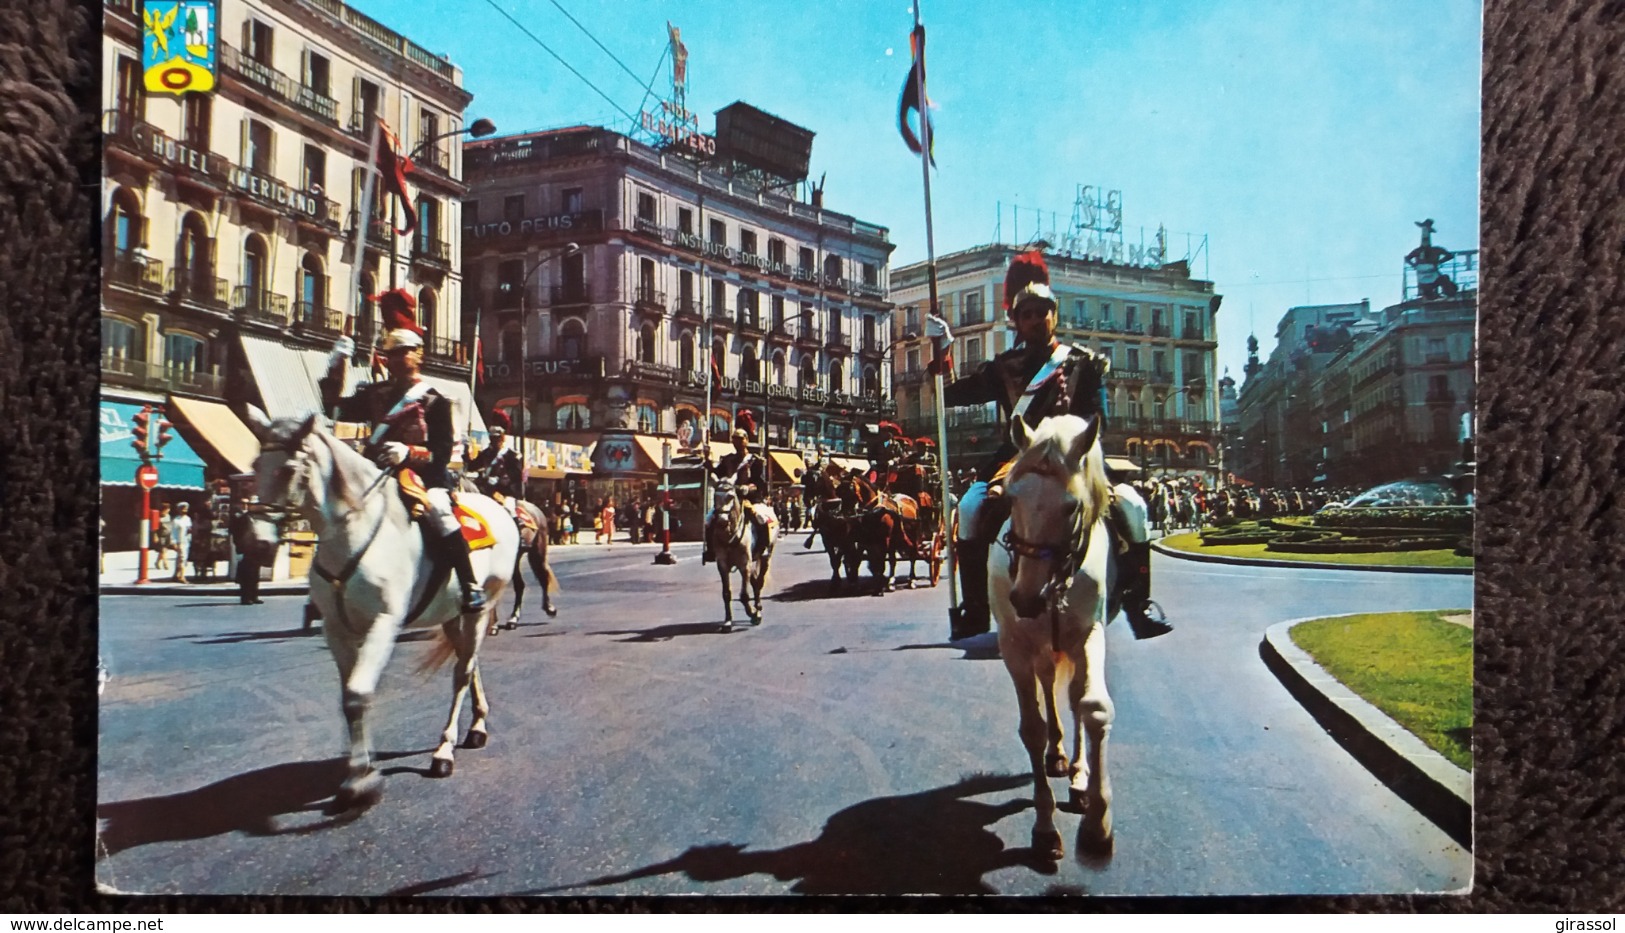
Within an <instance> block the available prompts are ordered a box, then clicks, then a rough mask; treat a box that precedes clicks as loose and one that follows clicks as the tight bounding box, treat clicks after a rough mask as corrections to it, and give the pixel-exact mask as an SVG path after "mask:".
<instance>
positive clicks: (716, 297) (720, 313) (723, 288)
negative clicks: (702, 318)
mask: <svg viewBox="0 0 1625 933" xmlns="http://www.w3.org/2000/svg"><path fill="white" fill-rule="evenodd" d="M727 313H728V285H727V283H726V282H724V281H722V280H721V279H712V280H711V316H712V317H725V316H726V315H727Z"/></svg>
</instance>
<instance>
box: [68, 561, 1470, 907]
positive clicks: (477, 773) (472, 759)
mask: <svg viewBox="0 0 1625 933" xmlns="http://www.w3.org/2000/svg"><path fill="white" fill-rule="evenodd" d="M800 544H801V541H800V539H799V538H791V539H786V542H785V543H784V544H781V548H780V550H781V553H780V555H779V558H778V559H777V561H776V563H775V566H774V575H773V576H774V579H773V581H772V585H771V587H770V593H771V594H772V599H771V601H770V602H769V604H768V610H767V619H766V622H765V624H764V625H763V626H762V627H760V628H757V629H744V630H741V631H737V632H735V633H734V634H731V635H722V634H718V633H717V626H716V621H717V620H719V619H720V618H721V611H720V605H719V603H720V600H719V598H718V591H717V586H716V574H715V572H714V570H713V568H711V567H702V566H701V565H700V564H699V562H698V559H697V554H696V552H695V551H694V549H693V548H692V547H680V548H679V549H678V554H679V556H680V558H681V560H680V563H679V564H678V565H676V566H675V567H669V568H655V567H651V566H649V561H650V557H651V555H652V551H650V550H649V549H648V548H632V547H625V546H618V547H616V548H615V549H614V550H613V551H606V550H605V549H599V548H591V547H581V548H574V549H564V550H562V551H559V552H556V558H557V559H556V567H557V569H558V571H559V574H560V577H561V580H562V582H563V585H564V592H563V593H561V594H560V595H559V597H558V600H559V604H560V606H561V607H562V612H561V613H560V615H559V617H558V618H557V619H556V620H554V621H552V622H551V623H544V620H543V619H542V617H541V616H540V613H539V611H538V612H536V613H535V614H534V615H530V616H528V617H527V619H526V622H525V624H524V625H523V626H522V627H521V628H520V630H519V631H518V632H513V633H504V634H503V635H501V636H500V637H498V638H496V639H494V640H492V641H489V642H487V647H486V651H485V653H484V655H483V661H484V663H483V669H484V671H485V673H486V677H487V683H488V685H489V691H490V695H491V702H492V706H493V719H492V731H491V744H490V745H489V746H488V747H487V748H485V749H482V750H478V751H461V752H460V754H459V756H458V759H457V772H456V774H455V775H454V776H453V777H452V778H450V779H449V780H445V781H437V780H433V779H430V778H428V777H427V776H426V771H427V768H428V764H429V753H430V751H431V750H432V748H433V745H434V743H435V741H436V736H437V735H438V732H439V729H440V727H441V725H442V724H443V718H444V715H445V709H446V703H447V697H448V695H449V679H450V678H449V675H446V674H444V673H441V674H438V675H435V676H433V677H431V678H428V679H425V678H424V677H422V676H420V675H418V674H416V673H414V672H413V670H412V667H413V662H415V660H416V659H418V658H420V657H422V656H423V655H424V653H425V652H426V651H427V648H428V645H427V644H426V643H424V642H423V641H421V640H419V639H420V637H421V636H419V635H416V634H410V635H407V636H405V637H404V639H403V642H402V643H401V645H400V647H399V649H398V651H397V654H396V658H395V660H394V661H393V662H392V665H391V667H390V670H389V672H388V673H387V674H386V676H385V678H384V681H383V684H382V687H381V691H380V696H379V700H378V702H377V704H376V706H375V714H376V716H375V721H374V732H373V735H374V739H375V742H376V744H377V747H378V749H379V750H380V752H381V753H382V754H381V758H382V759H383V760H382V766H383V768H384V770H385V773H386V775H387V777H386V791H385V796H384V799H383V802H382V803H380V804H379V805H378V806H377V807H376V808H374V809H373V810H371V811H369V812H367V813H366V814H364V815H362V816H361V817H359V818H358V819H354V820H350V821H335V820H333V819H331V818H329V817H327V816H326V815H325V814H324V813H323V811H322V802H323V801H324V800H325V799H326V798H328V797H329V796H330V795H331V793H332V791H333V789H334V787H335V785H336V783H337V781H338V779H339V777H340V775H341V772H342V766H341V763H340V761H339V759H338V757H337V756H338V755H339V754H340V753H341V751H342V748H343V745H344V739H343V726H342V720H341V717H340V715H339V712H338V689H337V683H336V677H335V674H334V668H333V665H332V663H331V661H330V659H329V658H328V656H327V653H326V649H325V647H324V646H323V644H322V640H321V639H320V638H319V637H317V638H309V637H304V636H302V635H301V634H300V633H299V631H298V620H299V609H300V605H301V601H300V600H299V599H296V598H276V599H271V600H268V601H267V604H266V605H264V606H258V607H240V606H237V605H236V604H235V601H234V600H230V599H223V598H219V597H201V598H196V599H193V598H181V597H158V596H141V597H106V598H104V599H103V602H102V621H101V640H102V644H103V653H104V656H105V658H106V660H107V663H108V666H109V667H110V668H111V671H112V679H111V681H110V682H109V684H108V687H107V691H106V693H105V695H104V696H103V698H102V714H101V746H100V758H99V761H100V769H101V773H100V783H99V787H98V796H99V800H100V807H99V816H100V818H101V819H100V828H101V840H102V847H103V851H102V852H101V853H99V856H98V867H97V874H98V879H99V880H100V881H101V882H102V883H103V884H105V885H107V886H109V887H111V888H113V889H117V890H121V891H143V892H188V893H237V892H264V893H282V894H385V893H389V894H447V895H499V894H561V895H604V894H631V893H636V894H670V893H705V894H734V893H740V894H743V893H751V894H781V893H792V892H794V893H903V892H907V893H940V894H959V893H1003V894H1210V893H1214V894H1249V893H1352V892H1411V891H1440V890H1452V889H1459V888H1463V887H1465V886H1466V885H1467V884H1468V883H1469V880H1470V873H1471V858H1470V855H1469V854H1468V853H1467V852H1466V851H1464V850H1463V849H1462V848H1461V847H1459V846H1457V845H1456V844H1455V843H1454V842H1452V841H1451V840H1450V839H1449V837H1447V836H1446V835H1445V834H1444V833H1442V832H1441V831H1439V830H1438V829H1437V828H1435V827H1434V826H1433V825H1432V824H1431V823H1429V822H1428V821H1427V820H1425V819H1423V818H1422V817H1421V816H1419V815H1418V814H1416V813H1415V812H1414V811H1413V810H1411V809H1410V808H1409V807H1407V806H1406V805H1405V804H1404V803H1403V802H1402V801H1400V800H1399V799H1398V798H1397V797H1395V796H1394V795H1393V794H1392V793H1391V792H1389V791H1388V790H1387V789H1386V788H1385V787H1383V786H1382V785H1381V784H1380V783H1378V782H1377V781H1376V780H1375V779H1374V778H1373V777H1371V776H1370V775H1369V774H1368V773H1366V772H1365V771H1364V770H1363V769H1362V768H1361V767H1360V765H1358V764H1357V763H1356V762H1355V761H1354V760H1353V759H1352V758H1350V757H1349V756H1348V755H1347V754H1346V753H1345V752H1344V751H1343V750H1342V749H1341V748H1340V747H1339V746H1337V745H1336V744H1335V743H1334V742H1333V741H1332V740H1331V739H1330V738H1328V737H1327V736H1326V735H1325V733H1324V732H1323V731H1322V730H1321V729H1320V728H1319V727H1318V726H1317V725H1316V724H1315V723H1314V721H1313V720H1312V719H1310V717H1309V716H1308V715H1307V714H1306V713H1305V712H1304V711H1303V710H1302V709H1301V708H1300V707H1299V706H1298V705H1297V703H1296V702H1295V701H1294V700H1292V698H1291V697H1290V696H1289V695H1288V694H1287V693H1286V691H1285V690H1284V689H1283V688H1282V687H1281V686H1280V684H1279V683H1278V682H1277V681H1276V680H1275V678H1274V677H1273V676H1272V675H1271V674H1270V673H1269V672H1268V671H1267V670H1266V669H1265V667H1264V665H1263V663H1262V661H1261V660H1260V658H1259V654H1258V644H1259V640H1260V637H1261V634H1262V632H1263V631H1264V629H1265V628H1266V627H1268V625H1270V624H1271V623H1274V622H1277V621H1281V620H1283V619H1288V618H1295V617H1301V616H1311V615H1317V614H1332V613H1337V612H1347V611H1355V610H1383V609H1400V608H1439V607H1464V606H1468V605H1470V603H1471V593H1472V590H1471V586H1472V583H1471V578H1469V577H1443V576H1424V575H1411V574H1382V573H1369V572H1339V571H1321V570H1289V569H1270V568H1241V567H1228V566H1220V565H1204V564H1193V563H1188V562H1182V561H1178V560H1174V559H1170V558H1166V557H1161V556H1159V557H1158V558H1157V559H1156V560H1157V563H1156V567H1155V572H1156V574H1157V582H1158V590H1159V598H1160V599H1161V601H1162V602H1163V603H1164V605H1165V606H1166V607H1167V608H1168V610H1169V612H1170V615H1171V616H1172V617H1173V618H1174V619H1175V621H1176V622H1178V623H1179V627H1178V630H1177V631H1176V632H1175V633H1174V634H1172V635H1169V636H1167V637H1165V638H1161V639H1158V640H1155V641H1151V642H1135V641H1133V639H1132V637H1131V636H1130V634H1129V632H1128V631H1127V627H1126V626H1124V625H1121V624H1117V625H1113V626H1112V627H1111V628H1110V629H1109V630H1108V643H1109V646H1110V660H1109V666H1108V669H1109V672H1110V673H1109V682H1110V685H1111V688H1112V694H1113V698H1114V699H1115V700H1116V702H1117V709H1118V719H1117V726H1116V729H1115V731H1114V734H1113V739H1112V745H1111V748H1110V754H1111V759H1110V764H1111V768H1112V775H1113V783H1114V787H1115V790H1116V800H1115V806H1116V829H1117V849H1116V854H1115V856H1114V857H1113V858H1112V859H1111V860H1109V861H1106V862H1098V861H1094V862H1082V861H1079V860H1076V859H1074V858H1072V857H1071V856H1070V855H1069V857H1068V858H1067V859H1066V860H1064V861H1063V862H1061V863H1060V864H1059V865H1058V866H1053V867H1052V866H1048V865H1044V864H1041V863H1034V862H1033V861H1032V859H1031V857H1030V855H1029V853H1028V852H1027V851H1026V846H1027V844H1028V833H1029V831H1030V829H1031V825H1032V814H1031V810H1030V803H1029V801H1030V794H1031V787H1030V784H1029V782H1028V778H1027V777H1026V776H1025V774H1024V769H1025V754H1024V752H1023V751H1022V749H1021V745H1020V742H1019V740H1018V739H1017V737H1016V732H1015V706H1014V702H1013V700H1012V697H1011V691H1010V685H1009V681H1008V678H1007V676H1006V674H1005V672H1004V668H1003V665H1002V664H1000V663H999V661H998V660H997V659H996V658H993V657H990V656H985V655H977V654H976V653H974V652H972V653H967V652H966V651H962V650H959V649H956V648H953V647H951V646H949V645H947V644H945V643H944V642H943V641H942V637H943V635H944V634H945V631H946V628H947V624H946V619H945V611H944V609H945V606H946V602H947V596H946V587H945V586H944V587H942V588H940V589H937V590H926V589H922V590H916V591H912V592H909V591H904V592H899V593H896V594H892V595H889V596H885V597H874V596H868V595H841V596H831V595H829V594H828V593H827V592H826V587H825V585H824V583H823V578H824V577H825V576H826V575H827V572H828V565H827V563H826V561H825V558H824V556H823V555H822V554H809V553H806V552H804V551H802V549H801V547H800ZM814 597H820V598H814ZM532 605H533V607H534V604H532ZM465 723H466V717H465ZM1062 819H1063V822H1062V824H1061V825H1062V828H1063V834H1067V835H1070V832H1071V829H1070V828H1069V827H1071V826H1074V825H1075V820H1076V817H1071V816H1067V815H1065V814H1063V815H1062ZM1068 848H1069V850H1071V849H1075V848H1076V846H1075V845H1073V844H1072V840H1070V839H1069V840H1068Z"/></svg>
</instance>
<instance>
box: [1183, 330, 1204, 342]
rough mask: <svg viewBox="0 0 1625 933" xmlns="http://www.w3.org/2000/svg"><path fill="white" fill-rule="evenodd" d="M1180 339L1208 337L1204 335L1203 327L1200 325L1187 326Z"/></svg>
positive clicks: (1202, 338)
mask: <svg viewBox="0 0 1625 933" xmlns="http://www.w3.org/2000/svg"><path fill="white" fill-rule="evenodd" d="M1179 339H1181V340H1206V339H1207V337H1205V336H1203V334H1202V328H1200V327H1187V328H1185V330H1184V332H1182V333H1181V334H1180V335H1179Z"/></svg>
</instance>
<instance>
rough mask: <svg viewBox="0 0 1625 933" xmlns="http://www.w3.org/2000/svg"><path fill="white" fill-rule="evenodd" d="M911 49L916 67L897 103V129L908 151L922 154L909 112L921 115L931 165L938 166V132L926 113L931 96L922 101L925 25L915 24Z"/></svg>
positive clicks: (911, 72) (909, 38)
mask: <svg viewBox="0 0 1625 933" xmlns="http://www.w3.org/2000/svg"><path fill="white" fill-rule="evenodd" d="M908 46H909V50H910V51H911V52H912V53H913V56H914V67H912V68H910V69H909V71H908V82H907V83H905V84H904V85H903V99H902V101H901V102H899V103H898V105H897V129H898V130H899V131H900V132H901V133H902V134H903V144H904V145H906V146H908V151H909V152H912V153H914V154H915V155H919V154H920V139H919V137H918V136H915V135H914V130H913V129H911V128H910V127H909V125H908V112H909V111H910V110H912V111H914V112H915V113H916V114H918V115H919V120H920V130H921V132H922V133H924V134H925V135H926V136H929V137H930V138H931V154H930V159H931V167H932V168H936V167H937V134H936V133H934V132H932V130H931V117H930V116H929V115H927V114H926V112H925V111H926V106H927V104H928V102H929V98H927V99H926V100H924V101H922V100H921V99H920V98H921V89H922V88H924V87H925V27H924V26H923V25H922V26H915V27H914V32H913V34H911V35H910V36H909V37H908Z"/></svg>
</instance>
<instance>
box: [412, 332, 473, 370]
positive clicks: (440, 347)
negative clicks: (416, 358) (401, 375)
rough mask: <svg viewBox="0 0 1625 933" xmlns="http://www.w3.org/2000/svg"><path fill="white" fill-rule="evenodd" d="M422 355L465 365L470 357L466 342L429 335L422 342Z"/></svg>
mask: <svg viewBox="0 0 1625 933" xmlns="http://www.w3.org/2000/svg"><path fill="white" fill-rule="evenodd" d="M423 355H424V356H429V357H433V358H435V359H438V360H449V361H451V362H453V363H457V364H460V365H467V364H468V361H469V359H470V357H471V354H470V353H469V352H468V345H467V344H465V343H463V342H462V341H461V340H453V339H451V338H450V337H430V338H429V339H428V340H427V341H425V342H424V345H423Z"/></svg>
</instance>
